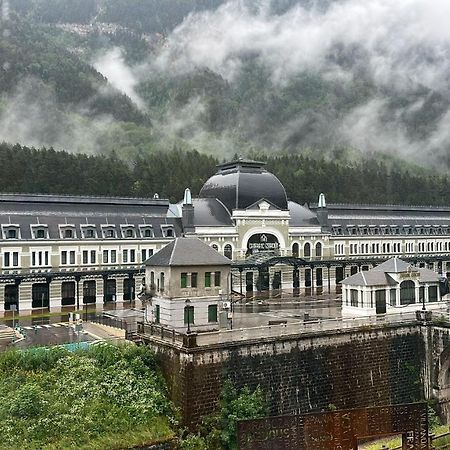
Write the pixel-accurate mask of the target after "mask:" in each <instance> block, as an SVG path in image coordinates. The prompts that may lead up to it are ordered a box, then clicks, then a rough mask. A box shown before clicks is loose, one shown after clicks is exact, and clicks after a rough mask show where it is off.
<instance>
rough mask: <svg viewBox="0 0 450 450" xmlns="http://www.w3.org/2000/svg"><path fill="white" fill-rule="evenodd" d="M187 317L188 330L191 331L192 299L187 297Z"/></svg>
mask: <svg viewBox="0 0 450 450" xmlns="http://www.w3.org/2000/svg"><path fill="white" fill-rule="evenodd" d="M185 304H186V306H185V310H186V316H187V317H186V319H187V332H188V334H189V333H190V332H191V301H190V300H189V299H188V298H187V299H186V301H185Z"/></svg>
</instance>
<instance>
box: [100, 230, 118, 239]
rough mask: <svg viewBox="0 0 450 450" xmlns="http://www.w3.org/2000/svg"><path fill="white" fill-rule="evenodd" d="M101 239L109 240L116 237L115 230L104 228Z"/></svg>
mask: <svg viewBox="0 0 450 450" xmlns="http://www.w3.org/2000/svg"><path fill="white" fill-rule="evenodd" d="M103 237H104V238H106V239H111V238H115V237H116V230H115V229H114V228H113V227H106V228H104V229H103Z"/></svg>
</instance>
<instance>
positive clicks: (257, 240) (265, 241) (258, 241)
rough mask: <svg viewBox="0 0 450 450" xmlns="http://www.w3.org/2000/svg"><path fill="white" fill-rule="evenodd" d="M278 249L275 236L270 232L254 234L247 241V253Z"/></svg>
mask: <svg viewBox="0 0 450 450" xmlns="http://www.w3.org/2000/svg"><path fill="white" fill-rule="evenodd" d="M279 249H280V243H279V242H278V239H277V237H276V236H274V235H273V234H270V233H258V234H254V235H253V236H252V237H251V238H250V239H249V240H248V243H247V250H248V253H260V252H277V251H278V250H279Z"/></svg>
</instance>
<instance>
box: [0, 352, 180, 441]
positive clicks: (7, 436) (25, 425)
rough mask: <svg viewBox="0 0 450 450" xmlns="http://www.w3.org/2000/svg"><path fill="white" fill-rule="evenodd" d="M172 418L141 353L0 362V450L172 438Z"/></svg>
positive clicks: (1, 357) (14, 355)
mask: <svg viewBox="0 0 450 450" xmlns="http://www.w3.org/2000/svg"><path fill="white" fill-rule="evenodd" d="M176 424H177V417H176V411H175V409H174V407H173V406H172V404H171V403H170V401H169V400H168V398H167V391H166V386H165V383H164V380H163V378H162V376H161V374H160V373H159V371H158V369H157V365H156V362H155V359H154V355H153V354H152V353H151V351H150V350H149V349H148V348H146V347H144V346H143V347H137V346H130V345H117V346H115V345H111V344H105V345H102V346H91V347H89V348H88V349H84V350H77V351H75V352H69V351H67V350H65V349H63V348H60V347H51V348H49V349H32V350H26V351H22V352H19V351H15V350H13V351H7V352H4V353H1V354H0V435H1V436H2V439H1V440H0V449H1V450H6V449H8V450H10V449H12V448H14V449H15V450H25V449H26V450H37V449H39V450H56V449H58V450H59V449H85V450H88V449H89V450H91V449H92V450H97V449H98V450H100V449H102V450H106V449H111V450H113V449H120V448H129V447H131V446H139V445H142V444H145V443H149V442H150V443H151V442H154V441H158V440H162V439H169V438H171V437H173V436H174V431H173V430H174V429H175V427H176Z"/></svg>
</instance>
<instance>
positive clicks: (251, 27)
mask: <svg viewBox="0 0 450 450" xmlns="http://www.w3.org/2000/svg"><path fill="white" fill-rule="evenodd" d="M380 2H381V3H380ZM9 3H10V13H9V21H10V22H11V24H10V26H9V36H8V35H4V37H3V38H2V39H1V44H2V45H1V48H0V50H2V51H1V53H0V55H1V57H0V59H1V62H2V64H3V65H4V64H6V67H7V68H8V70H6V71H3V72H2V75H1V77H2V78H1V80H0V81H1V89H2V91H3V94H4V95H3V97H2V99H1V101H0V102H1V103H0V139H4V140H6V141H9V142H11V143H15V142H19V143H21V144H24V145H35V146H43V145H45V146H54V147H56V148H60V149H67V150H70V151H84V152H89V153H93V152H100V153H110V152H111V151H115V152H116V153H117V154H118V155H119V157H123V158H130V157H131V158H134V157H135V156H136V155H137V154H140V153H142V152H144V153H148V152H154V151H160V150H164V149H168V148H173V147H174V146H176V147H177V148H183V149H185V150H191V149H197V150H199V151H201V152H205V153H209V154H213V155H216V156H218V157H222V156H224V155H227V156H231V155H233V154H234V153H236V152H237V153H239V154H248V153H251V152H257V153H261V152H262V153H265V154H269V155H270V154H273V153H274V152H281V153H283V152H284V153H286V152H289V153H293V154H305V153H307V154H308V155H316V156H317V157H318V158H322V157H326V158H330V157H336V155H340V157H341V158H344V156H345V157H348V156H350V159H349V160H346V159H344V160H343V162H344V163H347V162H348V161H350V162H351V161H352V159H354V158H356V159H357V160H359V161H362V160H364V157H365V155H367V154H368V155H369V157H372V156H370V155H373V154H377V155H380V154H381V155H383V158H384V157H385V156H388V157H389V158H390V157H394V158H401V159H404V160H405V161H407V162H408V163H409V162H413V163H414V164H416V165H426V166H430V167H434V168H438V169H439V170H442V171H447V170H448V168H449V165H450V134H449V133H448V131H447V130H448V126H447V123H448V118H449V117H450V100H449V98H450V97H449V96H448V91H449V87H450V86H449V82H448V75H447V74H448V70H447V69H448V65H449V64H450V61H449V60H448V57H447V55H448V54H449V50H450V37H449V36H447V34H448V33H446V32H445V27H444V26H441V24H440V22H439V21H436V27H435V28H434V29H433V30H431V29H430V27H429V26H428V25H427V24H428V22H424V21H425V20H428V19H427V18H431V19H432V18H434V17H440V16H441V15H443V14H444V11H440V9H439V8H440V7H441V9H442V7H443V8H444V9H445V8H446V7H445V6H442V5H441V6H439V5H437V4H431V3H430V4H429V5H427V7H426V8H425V10H424V11H422V10H421V8H422V6H421V4H420V2H419V0H412V2H411V5H409V6H408V7H407V6H406V5H404V4H401V2H400V3H397V2H392V3H389V2H388V3H386V4H385V3H383V2H382V0H368V2H365V4H364V7H363V8H362V7H361V6H360V3H359V2H358V1H356V0H342V1H337V0H336V1H333V0H319V1H310V0H262V1H261V2H251V1H246V0H244V1H237V0H200V1H194V0H166V1H164V2H160V1H156V0H135V1H133V2H131V3H130V2H128V1H126V0H108V1H106V0H57V1H55V0H10V2H9ZM383 5H384V6H383ZM382 6H383V7H382ZM421 11H422V12H421ZM431 19H430V20H431ZM416 30H426V32H425V31H424V32H421V33H419V32H417V31H416ZM36 93H37V94H38V95H35V94H36ZM25 106H27V107H25ZM55 122H56V123H58V127H55ZM17 123H21V126H20V127H18V126H15V124H17Z"/></svg>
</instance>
